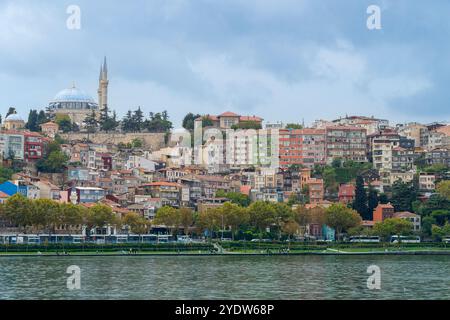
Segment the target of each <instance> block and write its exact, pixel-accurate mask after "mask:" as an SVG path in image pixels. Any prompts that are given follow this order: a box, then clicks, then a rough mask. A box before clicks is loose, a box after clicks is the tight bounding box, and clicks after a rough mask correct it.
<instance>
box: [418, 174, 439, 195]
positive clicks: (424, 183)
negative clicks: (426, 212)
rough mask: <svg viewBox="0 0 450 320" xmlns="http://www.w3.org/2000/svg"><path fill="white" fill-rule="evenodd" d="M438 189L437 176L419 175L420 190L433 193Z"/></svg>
mask: <svg viewBox="0 0 450 320" xmlns="http://www.w3.org/2000/svg"><path fill="white" fill-rule="evenodd" d="M435 189H436V175H434V174H431V173H420V174H419V190H420V191H424V192H427V191H428V192H431V191H434V190H435Z"/></svg>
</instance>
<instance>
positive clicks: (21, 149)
mask: <svg viewBox="0 0 450 320" xmlns="http://www.w3.org/2000/svg"><path fill="white" fill-rule="evenodd" d="M0 149H1V150H0V151H1V153H2V157H3V159H15V160H24V159H25V136H24V134H23V133H22V132H18V131H7V132H3V133H1V134H0Z"/></svg>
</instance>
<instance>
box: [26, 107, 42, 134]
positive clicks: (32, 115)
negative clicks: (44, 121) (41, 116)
mask: <svg viewBox="0 0 450 320" xmlns="http://www.w3.org/2000/svg"><path fill="white" fill-rule="evenodd" d="M25 128H27V129H28V130H30V131H34V132H37V131H39V130H40V127H39V124H38V113H37V110H30V112H29V114H28V121H27V124H26V125H25Z"/></svg>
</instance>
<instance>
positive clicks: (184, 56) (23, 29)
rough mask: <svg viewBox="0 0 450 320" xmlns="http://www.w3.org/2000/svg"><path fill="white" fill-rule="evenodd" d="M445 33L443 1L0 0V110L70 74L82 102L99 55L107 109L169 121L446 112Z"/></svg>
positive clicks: (45, 94)
mask: <svg viewBox="0 0 450 320" xmlns="http://www.w3.org/2000/svg"><path fill="white" fill-rule="evenodd" d="M371 4H375V5H378V6H379V7H380V8H381V23H382V29H381V30H368V29H367V26H366V20H367V18H368V16H369V15H368V14H367V13H366V10H367V7H368V6H369V5H371ZM69 5H78V6H79V7H80V8H81V29H80V30H69V29H67V27H66V20H67V18H68V17H69V15H68V14H67V13H66V10H67V7H68V6H69ZM449 39H450V1H448V0H433V1H422V0H370V1H365V0H345V1H340V0H190V1H189V0H132V1H118V0H96V1H92V0H70V1H62V0H39V1H38V0H0V112H1V114H2V115H3V117H4V114H5V113H6V110H7V109H8V107H10V106H14V107H16V108H17V109H18V110H19V113H20V115H22V116H23V117H25V118H26V116H27V114H28V111H29V109H30V108H45V106H46V105H47V104H48V101H49V100H51V99H52V98H53V97H54V96H55V94H56V93H57V92H58V91H60V90H61V89H64V88H67V87H70V86H71V84H72V82H75V83H76V85H77V87H79V88H81V89H82V90H84V91H86V92H87V93H89V94H91V95H92V96H93V97H94V98H96V91H97V81H98V73H99V68H100V63H101V61H102V59H103V56H104V55H106V56H107V57H108V62H109V73H110V75H109V76H110V106H111V107H112V108H114V109H116V110H117V111H118V113H119V114H120V115H123V114H124V113H125V112H126V111H127V110H128V109H130V108H136V107H137V106H141V107H142V108H143V110H144V111H145V113H148V112H150V111H153V112H158V111H162V110H165V109H166V110H168V112H169V115H170V117H171V119H172V120H173V122H174V124H175V126H179V125H180V123H181V119H182V118H183V116H184V115H185V114H186V113H187V112H194V113H202V114H206V113H209V114H215V113H221V112H223V111H225V110H229V111H234V112H237V113H241V114H249V115H260V116H262V117H263V118H264V119H266V120H270V121H277V120H280V121H284V122H301V121H302V119H304V120H305V122H306V123H311V122H312V121H313V120H315V119H332V118H335V117H339V116H345V115H346V114H348V115H354V114H355V115H374V116H376V117H382V118H389V119H392V120H393V121H394V122H405V121H421V122H431V121H437V120H439V121H442V120H450V108H449V101H450V90H449V86H450V41H449Z"/></svg>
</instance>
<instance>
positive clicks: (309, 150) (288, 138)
mask: <svg viewBox="0 0 450 320" xmlns="http://www.w3.org/2000/svg"><path fill="white" fill-rule="evenodd" d="M325 132H326V131H325V130H323V129H299V130H292V129H283V130H280V131H279V135H280V144H279V150H280V151H279V157H280V167H288V166H290V165H303V166H306V167H313V166H314V165H315V164H325V163H326V148H325Z"/></svg>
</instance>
